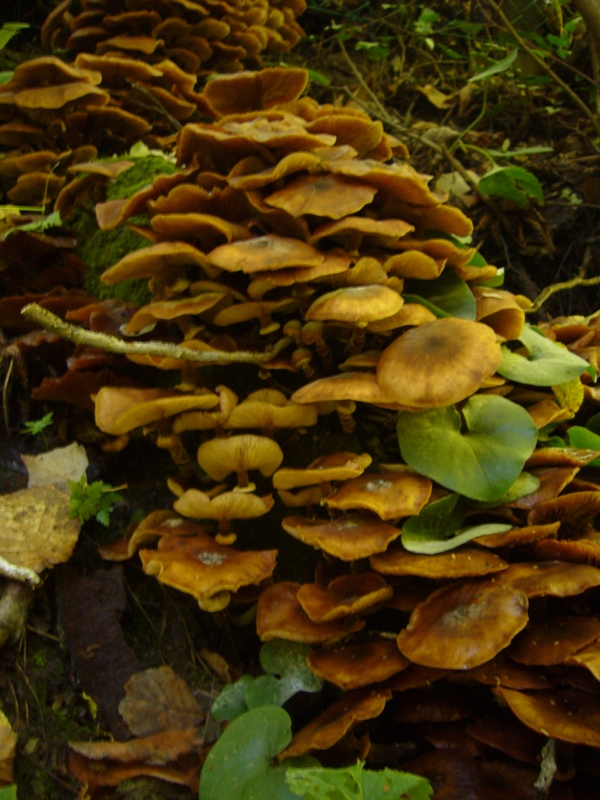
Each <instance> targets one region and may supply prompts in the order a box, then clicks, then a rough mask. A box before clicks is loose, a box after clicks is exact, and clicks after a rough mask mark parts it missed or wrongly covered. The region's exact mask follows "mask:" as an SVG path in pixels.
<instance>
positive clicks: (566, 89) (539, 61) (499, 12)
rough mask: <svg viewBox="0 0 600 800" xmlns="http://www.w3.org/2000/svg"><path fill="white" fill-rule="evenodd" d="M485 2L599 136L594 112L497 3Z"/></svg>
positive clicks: (598, 124)
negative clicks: (539, 53) (537, 51)
mask: <svg viewBox="0 0 600 800" xmlns="http://www.w3.org/2000/svg"><path fill="white" fill-rule="evenodd" d="M487 2H488V3H489V4H490V5H491V7H492V8H493V9H494V11H495V12H496V14H497V15H498V16H499V17H500V19H501V20H502V22H503V24H504V25H505V27H506V29H507V30H508V32H509V33H510V35H511V36H512V37H513V39H514V40H515V41H516V43H517V44H518V45H519V47H522V48H523V50H525V52H526V53H527V54H528V55H529V56H531V58H532V59H533V60H534V61H535V62H536V64H538V65H539V66H540V67H541V68H542V69H543V70H544V72H545V73H546V74H547V75H549V76H550V78H552V80H553V81H554V82H555V83H556V84H557V85H558V86H560V88H561V89H562V90H563V91H564V92H566V94H567V95H568V96H569V97H570V98H571V100H572V101H573V102H574V103H575V105H577V106H579V108H580V109H581V111H582V112H583V113H584V114H585V116H586V117H587V118H588V119H589V121H590V122H591V123H592V125H593V127H594V130H595V131H596V136H599V137H600V121H599V120H598V116H597V115H596V114H594V112H593V111H592V110H591V109H590V108H589V107H588V106H587V105H586V104H585V103H584V102H583V100H582V99H581V98H580V97H579V96H578V95H577V94H576V93H575V92H574V91H573V89H571V87H570V86H569V84H568V83H565V82H564V81H563V79H562V78H561V77H559V76H558V75H557V74H556V72H554V70H553V69H552V68H551V67H549V66H548V64H546V62H545V61H544V59H543V58H540V56H539V55H538V54H537V53H536V51H535V50H534V49H533V48H532V47H531V45H530V44H529V43H528V42H527V41H526V40H525V39H524V38H523V37H522V36H521V34H520V33H519V32H518V31H517V30H516V28H515V27H514V25H513V24H512V23H511V21H510V20H509V19H508V17H507V16H506V14H505V13H504V11H503V10H502V9H501V8H500V6H499V5H498V3H496V2H495V0H487Z"/></svg>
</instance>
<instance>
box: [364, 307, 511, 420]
mask: <svg viewBox="0 0 600 800" xmlns="http://www.w3.org/2000/svg"><path fill="white" fill-rule="evenodd" d="M501 361H502V352H501V350H500V345H499V344H498V343H497V341H496V335H495V333H494V331H493V330H492V329H491V328H490V327H488V326H487V325H483V324H482V323H480V322H471V321H470V320H465V319H458V318H455V317H446V318H443V319H437V320H435V321H434V322H425V323H423V325H419V326H418V327H416V328H412V329H411V330H409V331H407V332H406V333H404V334H402V336H399V337H398V338H397V339H396V340H395V341H394V342H392V344H391V345H390V346H389V347H387V348H386V349H385V350H384V351H383V353H382V354H381V356H380V358H379V362H378V364H377V374H376V377H377V381H378V383H379V384H380V385H381V387H382V389H383V390H384V392H385V394H387V395H389V396H392V397H393V398H394V399H395V400H396V401H397V402H398V403H403V404H404V405H407V406H412V407H415V408H438V407H440V406H448V405H452V404H453V403H458V402H460V401H461V400H464V399H465V398H467V397H470V396H471V395H472V394H473V393H474V392H476V391H477V389H479V387H480V386H481V384H482V383H483V381H484V380H485V379H486V378H489V377H490V376H491V375H493V374H494V372H495V371H496V369H497V368H498V367H499V366H500V362H501Z"/></svg>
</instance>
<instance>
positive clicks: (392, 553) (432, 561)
mask: <svg viewBox="0 0 600 800" xmlns="http://www.w3.org/2000/svg"><path fill="white" fill-rule="evenodd" d="M370 562H371V567H372V568H373V569H374V570H376V571H377V572H381V573H383V574H384V575H416V576H419V577H421V578H434V579H436V580H440V579H442V580H449V579H456V578H475V577H478V576H480V575H488V574H490V573H492V572H500V571H502V570H504V569H506V568H507V567H508V563H507V562H506V561H504V560H503V559H502V558H500V556H498V555H496V554H495V553H489V552H486V551H485V550H480V549H479V548H475V547H459V548H458V549H457V550H453V551H452V552H448V553H439V554H437V555H421V554H419V553H409V552H408V550H404V549H399V548H394V549H390V550H388V551H387V552H385V553H379V554H378V555H374V556H371V558H370Z"/></svg>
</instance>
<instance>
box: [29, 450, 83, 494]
mask: <svg viewBox="0 0 600 800" xmlns="http://www.w3.org/2000/svg"><path fill="white" fill-rule="evenodd" d="M21 458H22V459H23V461H24V462H25V466H26V467H27V470H28V472H29V483H28V486H29V488H30V489H31V488H33V487H34V486H45V485H46V484H48V483H52V484H54V486H56V488H57V489H60V490H61V491H64V492H68V491H69V481H78V480H79V479H80V478H81V477H82V475H85V471H86V469H87V468H88V465H89V461H88V457H87V453H86V451H85V447H83V446H82V445H80V444H79V443H78V442H73V444H70V445H69V446H68V447H57V448H55V449H54V450H49V451H48V452H47V453H41V455H38V456H27V455H22V456H21Z"/></svg>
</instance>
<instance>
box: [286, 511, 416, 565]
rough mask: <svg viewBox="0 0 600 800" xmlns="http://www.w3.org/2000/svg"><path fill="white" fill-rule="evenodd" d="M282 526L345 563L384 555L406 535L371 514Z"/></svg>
mask: <svg viewBox="0 0 600 800" xmlns="http://www.w3.org/2000/svg"><path fill="white" fill-rule="evenodd" d="M281 525H282V527H283V529H284V530H285V531H287V532H288V533H289V534H291V535H292V536H294V537H295V538H296V539H300V541H301V542H305V543H306V544H310V545H312V546H313V547H318V548H320V549H321V550H323V551H324V552H325V553H329V555H332V556H335V557H336V558H339V559H341V560H342V561H356V560H357V559H359V558H367V557H368V556H372V555H373V554H374V553H382V552H384V550H385V549H386V548H387V546H388V544H389V543H390V542H392V541H393V540H394V539H397V538H398V536H400V534H401V533H402V530H401V529H400V528H396V527H395V526H394V525H389V524H388V523H387V522H383V521H382V520H380V519H378V518H377V517H371V516H368V515H367V514H344V515H343V516H341V517H338V518H337V519H334V520H331V521H328V520H319V519H303V518H302V517H286V518H285V519H284V520H283V521H282V523H281Z"/></svg>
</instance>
